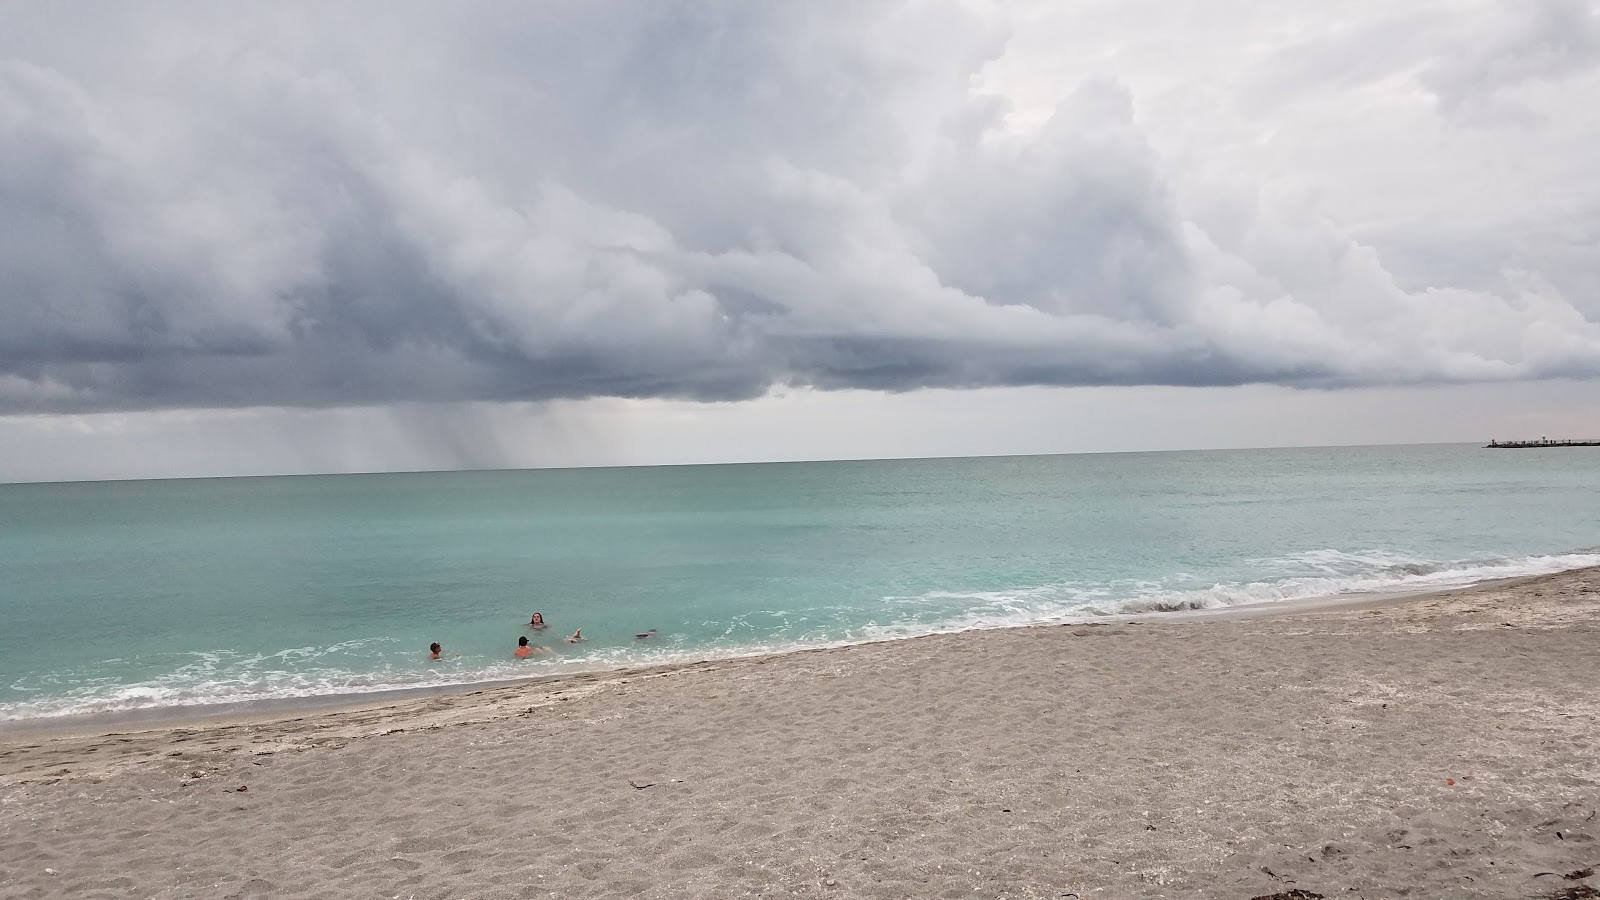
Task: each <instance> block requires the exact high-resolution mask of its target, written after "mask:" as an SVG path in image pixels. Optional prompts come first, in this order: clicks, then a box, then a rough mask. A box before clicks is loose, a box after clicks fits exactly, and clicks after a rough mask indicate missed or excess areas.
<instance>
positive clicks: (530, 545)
mask: <svg viewBox="0 0 1600 900" xmlns="http://www.w3.org/2000/svg"><path fill="white" fill-rule="evenodd" d="M1597 545H1600V450H1596V449H1581V448H1580V449H1568V450H1527V451H1493V450H1484V449H1480V448H1478V447H1476V446H1463V445H1427V446H1409V447H1356V448H1328V449H1292V450H1245V451H1215V452H1182V453H1130V454H1104V455H1075V456H1036V457H1005V458H983V459H938V460H900V461H866V462H825V463H779V464H757V465H724V466H687V467H669V468H634V469H581V470H544V471H501V472H455V473H426V474H403V475H340V476H314V477H278V478H234V479H207V480H189V481H133V482H129V481H124V482H89V483H69V484H19V485H0V622H3V627H0V719H19V718H31V717H37V716H54V715H63V714H71V713H81V712H95V711H109V710H126V709H137V708H142V707H150V706H170V705H187V704H203V703H215V702H232V701H241V700H254V699H267V698H282V697H302V696H311V695H321V694H331V693H350V692H360V691H372V690H381V689H386V688H402V687H418V686H425V685H435V684H451V683H465V682H473V681H481V680H490V679H497V678H503V677H514V676H518V675H529V674H540V673H548V672H555V671H560V670H564V669H595V668H606V667H612V666H616V665H622V664H632V663H638V662H649V661H662V660H671V659H687V658H705V657H714V656H730V655H739V654H747V653H753V652H762V651H770V650H780V649H786V648H795V647H805V646H820V645H828V644H837V643H848V642H853V641H862V640H871V639H881V638H885V637H895V636H909V635H915V634H924V633H929V632H935V631H948V630H955V629H963V628H978V627H991V626H1002V625H1014V624H1025V623H1031V622H1049V621H1059V620H1062V619H1065V618H1074V617H1091V616H1097V615H1106V614H1115V613H1123V612H1144V611H1159V610H1171V609H1185V608H1204V607H1215V606H1226V605H1232V604H1239V603H1248V602H1261V601H1272V600H1281V599H1287V598H1293V597H1301V596H1311V595H1323V594H1333V593H1343V592H1352V591H1383V590H1404V589H1413V588H1428V587H1436V586H1447V585H1455V584H1465V583H1470V582H1473V581H1478V580H1483V579H1486V578H1493V577H1500V576H1507V575H1517V574H1526V573H1537V572H1549V571H1557V570H1561V569H1566V568H1574V567H1578V566H1584V565H1594V564H1600V547H1597ZM535 610H538V611H541V612H542V613H543V614H544V615H545V617H546V619H547V620H548V621H549V622H550V623H551V626H552V627H551V629H550V630H549V631H547V632H525V631H524V630H523V627H522V626H523V624H524V623H526V622H527V621H528V618H529V616H530V614H531V613H532V612H533V611H535ZM578 627H581V628H582V629H583V633H584V635H585V636H586V637H587V638H588V641H587V642H586V643H583V644H581V645H578V646H576V647H568V646H567V645H565V644H563V643H561V641H560V637H561V636H562V635H565V634H567V633H570V632H571V630H572V629H574V628H578ZM648 628H655V629H658V630H659V633H658V635H657V636H656V637H655V638H653V639H651V640H648V641H640V640H636V639H635V638H634V637H633V635H634V633H635V632H637V631H641V630H644V629H648ZM522 634H529V635H530V636H532V637H533V639H534V642H535V643H542V644H547V645H551V646H553V647H555V648H556V652H555V653H553V654H550V655H549V656H545V657H540V658H536V659H533V660H525V661H524V660H516V659H513V658H512V655H511V651H512V650H513V649H514V647H515V645H516V639H517V637H518V636H519V635H522ZM430 641H440V642H442V643H443V644H444V646H445V648H446V650H447V652H448V653H450V654H456V653H459V654H460V655H459V656H451V658H448V659H446V660H444V661H442V662H432V663H430V662H428V661H426V660H425V659H424V657H425V654H426V649H425V648H426V646H427V644H428V643H429V642H430Z"/></svg>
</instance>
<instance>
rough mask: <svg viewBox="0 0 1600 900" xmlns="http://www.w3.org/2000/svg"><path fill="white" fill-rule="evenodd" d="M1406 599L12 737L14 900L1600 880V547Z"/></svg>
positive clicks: (1539, 887) (935, 893) (1484, 891)
mask: <svg viewBox="0 0 1600 900" xmlns="http://www.w3.org/2000/svg"><path fill="white" fill-rule="evenodd" d="M1383 603H1384V605H1380V606H1376V607H1373V606H1371V605H1370V604H1368V605H1366V606H1360V607H1335V608H1331V609H1330V608H1320V607H1318V608H1310V609H1299V610H1291V611H1290V613H1291V614H1287V615H1272V616H1263V617H1232V618H1225V619H1212V618H1207V617H1195V618H1191V619H1183V618H1179V617H1170V616H1145V617H1139V618H1136V619H1135V620H1133V621H1129V622H1120V623H1115V624H1105V625H1069V626H1055V627H1040V628H1024V629H1009V630H1003V631H988V632H972V633H965V634H956V635H942V636H935V637H928V638H918V639H915V640H908V641H898V642H890V643H882V644H868V645H862V646H856V647H849V648H841V649H831V650H818V651H807V652H801V653H793V654H787V655H782V656H773V657H766V658H761V659H747V660H732V661H719V662H710V663H702V664H695V665H687V666H677V667H669V668H662V669H654V670H639V671H631V672H618V673H606V674H600V675H588V676H573V677H569V678H561V679H557V680H553V681H543V682H538V683H530V684H519V685H512V686H505V687H495V688H490V689H484V690H481V691H476V692H472V693H467V694H457V695H435V696H426V697H407V698H403V699H397V700H389V701H380V702H373V703H367V704H364V705H360V706H356V707H349V708H339V709H333V710H298V711H293V712H283V711H276V712H266V711H258V712H255V713H253V714H250V715H245V716H234V717H230V718H226V719H220V720H219V719H212V720H206V721H192V722H183V723H179V724H177V725H162V726H160V727H143V726H141V730H137V731H135V730H133V729H132V728H131V727H125V728H123V729H122V730H123V731H125V732H126V733H121V734H99V733H58V734H41V733H24V734H14V735H5V736H0V896H5V897H7V898H11V897H19V898H34V897H40V898H43V897H87V898H92V897H108V898H109V897H119V898H120V897H161V898H178V897H287V898H299V897H306V898H310V897H341V898H342V897H384V898H393V897H401V898H409V897H417V898H422V897H428V898H434V897H438V898H444V897H452V898H453V897H610V896H619V897H620V896H641V897H869V898H880V897H881V898H892V897H972V896H979V897H1063V896H1077V897H1080V898H1087V897H1108V898H1117V897H1218V898H1253V897H1258V896H1270V895H1273V894H1286V893H1289V892H1293V891H1301V892H1304V893H1301V894H1299V895H1298V896H1299V897H1307V896H1311V895H1322V896H1325V897H1329V898H1333V897H1360V898H1367V900H1371V898H1380V897H1402V896H1410V897H1518V898H1522V897H1530V898H1531V897H1540V898H1556V897H1569V898H1579V897H1600V878H1596V877H1594V876H1593V875H1587V876H1585V875H1583V874H1582V873H1583V870H1584V869H1586V868H1588V867H1591V866H1595V865H1600V816H1597V811H1600V570H1594V569H1591V570H1584V571H1580V572H1572V573H1565V574H1561V575H1554V576H1547V577H1542V578H1535V579H1526V580H1521V581H1516V582H1507V583H1501V584H1495V585H1489V586H1485V587H1481V588H1475V589H1471V590H1467V591H1458V592H1451V593H1445V594H1436V595H1430V596H1424V597H1413V598H1399V599H1389V600H1385V601H1383ZM1569 875H1571V876H1574V877H1571V878H1569V877H1567V876H1569ZM1589 891H1592V892H1593V893H1587V892H1589ZM1290 896H1295V895H1293V894H1290Z"/></svg>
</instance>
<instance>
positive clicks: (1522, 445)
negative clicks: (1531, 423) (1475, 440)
mask: <svg viewBox="0 0 1600 900" xmlns="http://www.w3.org/2000/svg"><path fill="white" fill-rule="evenodd" d="M1535 447H1600V441H1573V440H1563V441H1552V440H1550V439H1549V438H1540V439H1538V440H1537V441H1490V442H1489V443H1487V444H1484V445H1483V449H1485V450H1531V449H1533V448H1535Z"/></svg>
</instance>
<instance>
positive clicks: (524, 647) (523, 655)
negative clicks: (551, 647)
mask: <svg viewBox="0 0 1600 900" xmlns="http://www.w3.org/2000/svg"><path fill="white" fill-rule="evenodd" d="M511 655H512V656H515V657H516V658H517V659H527V658H528V657H530V656H532V655H533V648H532V647H529V646H528V639H527V638H526V637H519V638H517V649H516V650H515V651H513V652H512V654H511Z"/></svg>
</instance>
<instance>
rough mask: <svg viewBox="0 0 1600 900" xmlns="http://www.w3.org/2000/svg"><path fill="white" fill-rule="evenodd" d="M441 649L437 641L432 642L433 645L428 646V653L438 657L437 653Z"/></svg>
mask: <svg viewBox="0 0 1600 900" xmlns="http://www.w3.org/2000/svg"><path fill="white" fill-rule="evenodd" d="M442 649H443V648H442V647H440V646H439V642H438V641H434V642H433V643H431V644H429V645H428V652H429V653H432V654H433V655H434V656H435V657H438V655H439V651H440V650H442Z"/></svg>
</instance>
